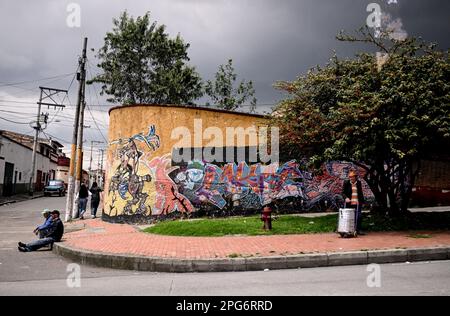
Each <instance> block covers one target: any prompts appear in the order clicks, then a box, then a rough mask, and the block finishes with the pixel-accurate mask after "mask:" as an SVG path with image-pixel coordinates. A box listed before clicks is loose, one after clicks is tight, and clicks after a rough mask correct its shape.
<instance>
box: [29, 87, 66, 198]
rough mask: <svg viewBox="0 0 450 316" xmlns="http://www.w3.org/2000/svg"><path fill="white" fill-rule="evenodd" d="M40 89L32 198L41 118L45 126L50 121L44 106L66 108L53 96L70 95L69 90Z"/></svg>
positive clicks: (33, 155) (31, 189)
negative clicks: (43, 111)
mask: <svg viewBox="0 0 450 316" xmlns="http://www.w3.org/2000/svg"><path fill="white" fill-rule="evenodd" d="M39 89H41V94H40V96H39V102H38V103H37V104H38V113H37V118H36V126H35V127H33V128H34V129H35V130H36V132H35V134H34V140H33V154H32V157H31V174H30V182H29V187H28V189H29V194H30V196H33V194H34V183H35V179H34V175H35V171H36V154H37V144H38V142H39V133H40V132H41V130H42V125H41V116H43V117H44V124H47V119H48V115H47V114H41V108H42V105H47V106H48V107H50V106H53V107H55V109H56V108H65V105H63V104H59V103H58V102H56V101H55V100H54V99H53V96H54V95H56V94H59V93H65V94H68V91H67V90H61V89H54V88H46V87H39ZM46 99H50V100H51V101H53V103H49V102H43V101H45V100H46Z"/></svg>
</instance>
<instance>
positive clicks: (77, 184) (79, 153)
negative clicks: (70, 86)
mask: <svg viewBox="0 0 450 316" xmlns="http://www.w3.org/2000/svg"><path fill="white" fill-rule="evenodd" d="M83 95H84V91H83ZM85 107H86V102H83V105H82V107H81V110H80V126H78V141H77V168H76V171H75V177H76V178H75V188H74V194H75V196H76V195H77V194H78V193H79V192H80V186H81V178H82V175H83V129H84V109H85ZM78 215H79V214H78V199H74V201H73V209H72V218H77V217H78Z"/></svg>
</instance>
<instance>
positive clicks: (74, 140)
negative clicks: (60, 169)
mask: <svg viewBox="0 0 450 316" xmlns="http://www.w3.org/2000/svg"><path fill="white" fill-rule="evenodd" d="M87 42H88V39H87V38H85V39H84V44H83V54H82V57H81V59H80V61H79V63H80V85H79V88H78V99H77V107H76V112H75V122H74V127H73V134H72V146H71V154H70V168H69V183H68V187H67V200H66V216H65V220H66V222H67V221H69V220H71V219H72V211H73V200H74V188H75V163H76V146H77V137H78V125H79V120H80V110H81V105H82V104H83V103H84V95H83V93H84V84H85V79H86V51H87Z"/></svg>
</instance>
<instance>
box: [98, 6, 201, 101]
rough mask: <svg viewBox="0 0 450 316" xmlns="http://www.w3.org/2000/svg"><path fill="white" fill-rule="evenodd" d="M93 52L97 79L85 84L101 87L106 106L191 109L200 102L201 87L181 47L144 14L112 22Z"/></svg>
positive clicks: (164, 29) (124, 16) (184, 47)
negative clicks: (97, 49) (195, 103)
mask: <svg viewBox="0 0 450 316" xmlns="http://www.w3.org/2000/svg"><path fill="white" fill-rule="evenodd" d="M113 24H114V27H113V30H112V31H111V32H107V33H106V36H105V43H104V46H103V47H102V48H101V49H100V50H99V51H98V54H97V57H98V58H99V60H100V63H99V65H98V67H99V68H100V69H102V70H103V73H101V74H100V75H98V76H96V77H95V78H93V79H92V80H90V83H92V82H97V83H100V84H102V94H107V95H108V96H110V98H109V99H108V101H109V102H118V103H122V104H125V105H130V104H149V103H156V104H192V102H193V101H194V100H196V99H198V98H199V97H201V96H202V83H201V78H200V76H199V74H198V73H197V72H196V70H195V68H194V67H190V66H188V65H187V64H186V63H187V62H188V61H189V57H188V54H187V50H188V48H189V44H186V43H185V42H184V41H183V39H182V38H181V37H180V36H179V35H178V36H177V37H175V38H170V37H169V35H168V34H167V33H166V28H165V26H164V25H159V26H158V25H157V22H151V21H150V13H149V12H147V13H146V14H145V15H144V16H142V17H138V18H136V19H134V18H133V17H131V16H129V15H128V14H127V12H124V13H122V15H121V16H120V17H119V19H114V20H113Z"/></svg>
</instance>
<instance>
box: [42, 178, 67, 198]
mask: <svg viewBox="0 0 450 316" xmlns="http://www.w3.org/2000/svg"><path fill="white" fill-rule="evenodd" d="M53 194H57V195H58V196H64V195H66V186H65V185H64V181H62V180H51V181H49V183H48V185H47V186H46V187H45V188H44V195H45V196H51V195H53Z"/></svg>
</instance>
